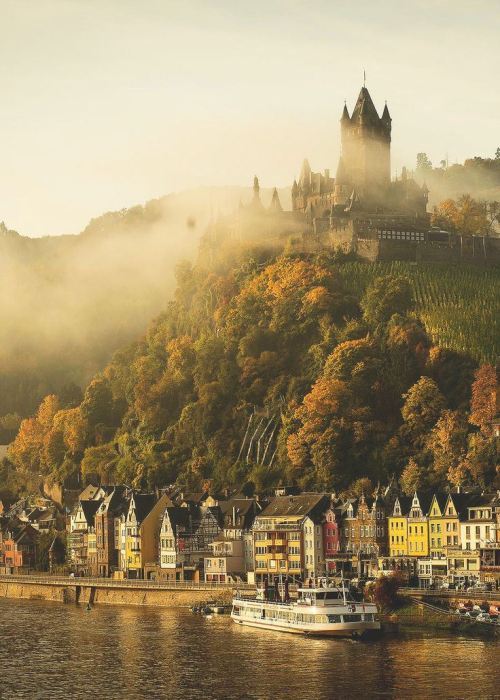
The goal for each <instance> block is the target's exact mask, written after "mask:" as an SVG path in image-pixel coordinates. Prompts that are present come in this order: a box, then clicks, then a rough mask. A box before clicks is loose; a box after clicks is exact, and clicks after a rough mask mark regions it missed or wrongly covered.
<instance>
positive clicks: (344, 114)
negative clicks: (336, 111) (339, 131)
mask: <svg viewBox="0 0 500 700" xmlns="http://www.w3.org/2000/svg"><path fill="white" fill-rule="evenodd" d="M350 119H351V117H350V116H349V111H348V109H347V105H346V104H345V102H344V109H343V110H342V116H341V117H340V121H341V122H343V121H346V120H350Z"/></svg>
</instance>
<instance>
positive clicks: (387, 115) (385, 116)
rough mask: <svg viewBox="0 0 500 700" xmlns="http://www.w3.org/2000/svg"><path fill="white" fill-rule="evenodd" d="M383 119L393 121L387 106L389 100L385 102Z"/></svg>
mask: <svg viewBox="0 0 500 700" xmlns="http://www.w3.org/2000/svg"><path fill="white" fill-rule="evenodd" d="M382 121H383V122H391V121H392V119H391V115H390V114H389V107H388V106H387V102H386V103H385V107H384V111H383V112H382Z"/></svg>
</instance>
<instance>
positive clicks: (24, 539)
mask: <svg viewBox="0 0 500 700" xmlns="http://www.w3.org/2000/svg"><path fill="white" fill-rule="evenodd" d="M37 535H38V532H37V531H36V530H35V528H34V527H31V525H23V526H22V527H20V528H16V529H15V530H11V531H8V532H7V533H6V536H5V538H4V540H3V555H4V565H5V566H6V567H9V568H11V569H15V570H19V569H32V568H34V567H35V562H36V539H37Z"/></svg>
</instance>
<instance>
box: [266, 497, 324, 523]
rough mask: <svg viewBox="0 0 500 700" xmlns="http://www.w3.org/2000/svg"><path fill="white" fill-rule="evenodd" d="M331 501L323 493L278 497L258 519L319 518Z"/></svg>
mask: <svg viewBox="0 0 500 700" xmlns="http://www.w3.org/2000/svg"><path fill="white" fill-rule="evenodd" d="M329 503H330V499H329V497H328V496H327V495H326V494H322V493H305V494H301V495H300V496H277V497H276V498H273V500H272V501H271V503H270V504H269V505H268V506H267V507H266V508H264V510H263V511H262V513H261V514H260V515H258V516H257V518H274V517H287V516H288V517H304V518H305V517H307V516H309V517H312V518H314V517H317V516H318V515H319V514H322V513H323V512H324V511H325V510H326V509H327V507H328V505H329Z"/></svg>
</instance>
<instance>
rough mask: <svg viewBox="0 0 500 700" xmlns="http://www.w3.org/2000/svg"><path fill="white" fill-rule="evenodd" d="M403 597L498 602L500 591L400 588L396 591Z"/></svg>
mask: <svg viewBox="0 0 500 700" xmlns="http://www.w3.org/2000/svg"><path fill="white" fill-rule="evenodd" d="M398 592H399V593H400V594H401V595H404V596H410V597H412V596H426V597H427V596H429V597H434V598H467V599H469V598H470V599H471V600H484V599H485V598H486V599H489V600H500V591H457V590H454V589H452V590H449V589H446V588H445V589H442V590H441V589H439V590H436V589H434V588H405V587H401V588H400V589H399V591H398Z"/></svg>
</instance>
